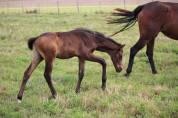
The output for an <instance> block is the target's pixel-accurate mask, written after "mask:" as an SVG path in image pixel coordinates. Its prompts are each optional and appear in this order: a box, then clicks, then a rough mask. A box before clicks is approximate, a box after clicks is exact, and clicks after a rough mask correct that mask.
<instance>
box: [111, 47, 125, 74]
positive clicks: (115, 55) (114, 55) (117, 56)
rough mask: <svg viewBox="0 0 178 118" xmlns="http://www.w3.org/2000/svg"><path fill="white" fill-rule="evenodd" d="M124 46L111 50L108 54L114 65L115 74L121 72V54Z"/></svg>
mask: <svg viewBox="0 0 178 118" xmlns="http://www.w3.org/2000/svg"><path fill="white" fill-rule="evenodd" d="M124 46H125V45H121V46H120V47H119V48H118V49H116V50H112V51H111V52H110V56H111V60H112V62H113V64H114V67H115V69H116V72H121V71H122V68H123V65H122V54H123V47H124Z"/></svg>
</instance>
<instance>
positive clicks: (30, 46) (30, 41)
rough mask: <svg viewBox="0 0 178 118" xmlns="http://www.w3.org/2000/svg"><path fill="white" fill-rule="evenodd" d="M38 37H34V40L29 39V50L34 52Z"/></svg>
mask: <svg viewBox="0 0 178 118" xmlns="http://www.w3.org/2000/svg"><path fill="white" fill-rule="evenodd" d="M37 38H38V37H33V38H30V39H28V43H27V44H28V48H29V49H30V50H32V49H33V44H34V42H35V40H36V39H37Z"/></svg>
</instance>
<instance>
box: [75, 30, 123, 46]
mask: <svg viewBox="0 0 178 118" xmlns="http://www.w3.org/2000/svg"><path fill="white" fill-rule="evenodd" d="M74 31H81V32H86V33H89V34H92V35H93V36H94V37H95V39H96V40H98V41H100V42H104V41H106V40H107V41H110V42H112V43H114V44H116V45H118V46H121V44H119V43H117V42H116V41H114V40H113V39H112V38H110V37H108V36H105V35H104V34H103V33H100V32H97V31H92V30H89V29H86V28H77V29H75V30H74Z"/></svg>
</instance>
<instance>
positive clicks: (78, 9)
mask: <svg viewBox="0 0 178 118" xmlns="http://www.w3.org/2000/svg"><path fill="white" fill-rule="evenodd" d="M76 5H77V12H78V13H79V12H80V8H79V1H78V0H76Z"/></svg>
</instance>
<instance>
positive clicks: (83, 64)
mask: <svg viewBox="0 0 178 118" xmlns="http://www.w3.org/2000/svg"><path fill="white" fill-rule="evenodd" d="M84 66H85V60H84V59H80V58H79V73H78V76H79V78H78V82H77V86H76V90H75V92H76V93H79V92H80V85H81V82H82V79H83V76H84Z"/></svg>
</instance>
